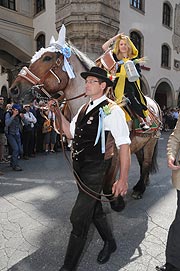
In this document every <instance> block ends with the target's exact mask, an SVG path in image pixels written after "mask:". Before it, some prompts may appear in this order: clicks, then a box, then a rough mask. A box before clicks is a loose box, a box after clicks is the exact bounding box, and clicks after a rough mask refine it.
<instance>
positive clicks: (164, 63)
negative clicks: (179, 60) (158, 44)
mask: <svg viewBox="0 0 180 271" xmlns="http://www.w3.org/2000/svg"><path fill="white" fill-rule="evenodd" d="M169 57H170V49H169V47H168V46H167V45H163V46H162V52H161V67H165V68H169V67H170V63H169Z"/></svg>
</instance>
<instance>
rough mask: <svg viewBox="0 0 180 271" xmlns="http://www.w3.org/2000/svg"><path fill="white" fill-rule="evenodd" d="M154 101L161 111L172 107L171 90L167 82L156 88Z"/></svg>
mask: <svg viewBox="0 0 180 271" xmlns="http://www.w3.org/2000/svg"><path fill="white" fill-rule="evenodd" d="M154 99H155V100H156V102H157V103H158V104H159V105H160V107H161V109H162V108H164V107H166V108H169V107H173V90H172V87H171V86H170V84H168V82H161V83H160V84H159V85H158V87H157V88H156V92H155V95H154Z"/></svg>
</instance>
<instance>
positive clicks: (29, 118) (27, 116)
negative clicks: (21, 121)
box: [24, 112, 37, 128]
mask: <svg viewBox="0 0 180 271" xmlns="http://www.w3.org/2000/svg"><path fill="white" fill-rule="evenodd" d="M24 118H25V119H26V120H27V121H28V122H29V123H30V124H31V128H33V127H34V124H35V123H36V122H37V119H36V117H35V116H34V115H33V113H32V112H26V113H25V114H24Z"/></svg>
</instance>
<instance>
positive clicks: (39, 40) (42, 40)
mask: <svg viewBox="0 0 180 271" xmlns="http://www.w3.org/2000/svg"><path fill="white" fill-rule="evenodd" d="M36 42H37V51H39V49H41V48H42V47H44V48H45V35H44V34H41V35H39V36H38V38H37V39H36Z"/></svg>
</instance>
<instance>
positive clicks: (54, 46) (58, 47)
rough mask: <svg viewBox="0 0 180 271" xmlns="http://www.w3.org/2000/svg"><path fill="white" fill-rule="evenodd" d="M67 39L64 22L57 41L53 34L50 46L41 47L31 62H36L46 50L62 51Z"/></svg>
mask: <svg viewBox="0 0 180 271" xmlns="http://www.w3.org/2000/svg"><path fill="white" fill-rule="evenodd" d="M65 39H66V27H65V25H64V24H63V25H62V27H61V29H60V31H59V36H58V39H57V41H56V40H55V38H54V36H52V37H51V39H50V42H49V46H48V47H47V48H41V49H40V50H39V51H38V52H36V53H35V54H34V56H33V57H32V59H31V63H34V62H35V61H36V60H38V59H39V58H40V57H41V56H42V55H43V54H44V53H46V52H62V48H63V47H64V46H65Z"/></svg>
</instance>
